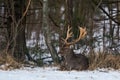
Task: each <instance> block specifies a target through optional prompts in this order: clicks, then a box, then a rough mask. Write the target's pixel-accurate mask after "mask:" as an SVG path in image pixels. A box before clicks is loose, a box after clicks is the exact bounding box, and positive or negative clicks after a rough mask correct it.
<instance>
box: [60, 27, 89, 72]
mask: <svg viewBox="0 0 120 80" xmlns="http://www.w3.org/2000/svg"><path fill="white" fill-rule="evenodd" d="M71 29H72V28H71V27H69V26H68V30H67V35H66V38H65V39H62V40H63V42H64V44H63V46H62V47H61V50H60V54H61V55H62V56H63V57H64V62H63V63H62V66H64V67H65V68H66V69H69V70H70V69H77V70H83V69H87V68H88V59H87V57H86V56H84V55H82V54H74V52H73V50H72V49H70V45H73V44H75V43H77V42H78V41H79V40H80V39H82V38H84V37H85V35H86V34H87V31H86V28H81V27H79V32H80V34H79V37H78V38H77V39H75V40H73V41H71V42H68V39H69V38H71V37H72V35H73V33H72V32H71Z"/></svg>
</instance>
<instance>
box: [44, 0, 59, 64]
mask: <svg viewBox="0 0 120 80" xmlns="http://www.w3.org/2000/svg"><path fill="white" fill-rule="evenodd" d="M42 27H43V33H44V36H45V42H46V45H47V47H48V49H49V51H50V54H51V56H52V59H53V61H54V63H56V64H58V63H59V57H58V54H57V51H56V50H55V48H54V46H53V44H52V42H51V31H50V26H49V22H48V0H43V24H42Z"/></svg>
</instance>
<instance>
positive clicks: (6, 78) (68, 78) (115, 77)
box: [0, 67, 120, 80]
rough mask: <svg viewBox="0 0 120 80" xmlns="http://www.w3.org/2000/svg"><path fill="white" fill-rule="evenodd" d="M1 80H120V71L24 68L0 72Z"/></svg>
mask: <svg viewBox="0 0 120 80" xmlns="http://www.w3.org/2000/svg"><path fill="white" fill-rule="evenodd" d="M0 80H120V71H119V70H116V71H115V70H94V71H74V70H73V71H60V70H58V69H57V68H56V67H44V68H42V67H41V68H40V67H38V68H22V69H16V70H10V71H3V70H0Z"/></svg>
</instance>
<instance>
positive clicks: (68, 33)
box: [63, 26, 73, 44]
mask: <svg viewBox="0 0 120 80" xmlns="http://www.w3.org/2000/svg"><path fill="white" fill-rule="evenodd" d="M71 29H72V28H71V27H70V26H68V30H67V35H66V38H65V39H63V40H64V42H65V43H66V44H68V42H67V40H68V39H69V38H70V37H72V35H73V32H70V31H71Z"/></svg>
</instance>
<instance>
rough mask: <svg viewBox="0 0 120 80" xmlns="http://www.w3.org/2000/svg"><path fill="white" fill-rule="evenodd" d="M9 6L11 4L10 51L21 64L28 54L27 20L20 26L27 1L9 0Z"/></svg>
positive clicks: (9, 23) (9, 24)
mask: <svg viewBox="0 0 120 80" xmlns="http://www.w3.org/2000/svg"><path fill="white" fill-rule="evenodd" d="M13 3H14V4H13ZM8 4H10V5H9V7H10V8H9V12H10V13H8V15H9V16H10V18H11V19H12V22H9V21H8V34H9V37H8V40H10V41H9V48H8V50H9V51H10V53H11V54H12V55H13V57H14V58H15V59H16V60H17V61H18V62H21V61H24V60H25V53H27V47H26V39H25V24H24V23H23V22H25V18H24V19H23V20H22V21H21V22H20V24H19V21H20V19H21V18H22V15H23V13H24V10H25V0H8ZM8 20H9V19H8Z"/></svg>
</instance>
